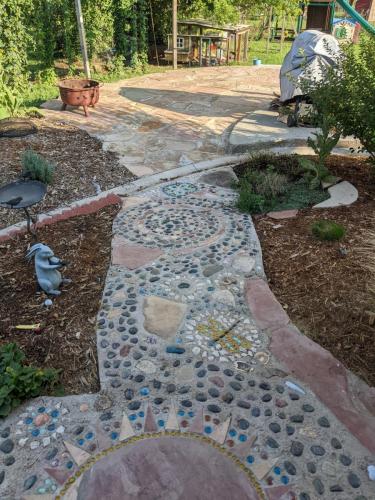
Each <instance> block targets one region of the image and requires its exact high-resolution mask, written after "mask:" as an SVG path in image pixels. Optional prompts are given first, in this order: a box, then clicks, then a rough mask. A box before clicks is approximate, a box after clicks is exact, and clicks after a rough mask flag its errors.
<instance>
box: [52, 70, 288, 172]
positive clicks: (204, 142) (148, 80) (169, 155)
mask: <svg viewBox="0 0 375 500" xmlns="http://www.w3.org/2000/svg"><path fill="white" fill-rule="evenodd" d="M278 75H279V66H262V67H255V66H232V67H210V68H195V69H183V70H177V71H168V72H164V73H156V74H151V75H145V76H141V77H138V78H132V79H129V80H123V81H120V82H116V83H112V84H105V85H104V87H103V88H102V89H101V97H100V102H99V104H98V105H97V107H96V108H95V109H92V110H91V111H90V117H89V118H86V117H85V116H84V114H83V112H82V110H81V109H79V110H77V109H73V108H71V107H68V111H65V112H62V111H60V108H61V101H60V100H59V99H56V100H52V101H49V102H47V103H45V104H44V106H43V107H44V108H45V110H44V113H45V114H46V115H47V117H50V118H51V119H55V120H58V121H64V122H67V123H69V124H73V125H76V126H78V127H80V128H82V129H84V130H86V131H87V132H88V133H90V134H92V135H94V136H96V137H98V138H99V139H100V140H101V141H102V142H103V147H104V149H106V150H111V151H115V152H116V153H118V154H119V157H120V163H121V164H122V165H124V166H126V167H127V168H128V169H129V170H130V171H131V172H132V173H133V174H135V175H137V176H138V177H140V176H143V175H149V174H152V173H155V172H162V171H165V170H169V169H172V168H175V167H176V166H177V165H180V166H185V165H189V164H192V163H196V162H199V161H202V160H209V159H212V158H216V157H217V156H220V155H222V154H223V153H224V152H225V147H226V143H227V141H228V136H229V133H230V130H231V127H232V126H233V125H234V124H235V123H236V122H237V121H238V120H240V119H241V118H243V117H244V116H245V115H246V114H247V113H249V112H251V111H254V110H256V109H267V108H268V106H269V103H270V100H272V98H273V97H274V96H273V91H278V88H279V80H278Z"/></svg>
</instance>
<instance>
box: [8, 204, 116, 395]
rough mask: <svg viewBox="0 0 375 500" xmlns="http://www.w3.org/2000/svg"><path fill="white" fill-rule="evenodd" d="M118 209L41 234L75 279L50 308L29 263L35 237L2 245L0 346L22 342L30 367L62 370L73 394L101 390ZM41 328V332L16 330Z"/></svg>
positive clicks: (65, 384) (66, 387)
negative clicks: (103, 313)
mask: <svg viewBox="0 0 375 500" xmlns="http://www.w3.org/2000/svg"><path fill="white" fill-rule="evenodd" d="M117 210H118V209H117V207H114V206H111V207H107V208H105V209H102V210H101V211H99V212H97V213H95V214H91V215H85V216H77V217H74V218H72V219H69V220H67V221H64V222H59V223H56V224H54V225H52V226H48V227H45V228H43V229H40V230H39V231H38V240H39V241H41V242H44V243H46V244H47V245H51V248H52V249H53V251H54V253H55V255H56V256H57V257H60V258H61V259H62V260H65V261H67V262H69V264H68V266H67V268H66V270H64V271H63V275H64V276H65V277H67V278H70V279H71V280H72V283H70V284H67V285H63V287H62V295H61V296H59V297H57V298H54V299H53V306H52V307H50V308H47V307H46V306H45V305H44V301H45V299H46V298H47V297H46V295H45V294H44V293H42V292H39V291H38V287H37V283H36V280H35V277H34V266H33V263H30V264H29V263H27V262H26V260H25V253H26V250H27V248H28V246H29V245H30V243H32V242H31V240H30V237H29V236H20V237H17V238H16V239H13V240H10V241H7V242H5V243H0V296H1V301H0V344H4V343H6V342H16V343H17V344H18V345H19V346H20V347H21V348H22V349H23V350H24V352H25V354H26V357H27V362H28V363H30V364H32V365H35V366H39V367H53V368H60V369H61V370H62V371H61V375H60V382H61V383H62V385H63V387H64V390H65V392H66V393H67V394H80V393H87V392H96V391H98V390H99V380H98V370H97V352H96V332H95V330H96V328H95V325H96V315H97V312H98V310H99V305H100V301H101V296H102V291H103V288H104V283H105V278H106V274H107V269H108V266H109V262H110V252H111V250H110V248H111V237H112V221H113V218H114V216H115V214H116V213H117ZM36 323H40V324H41V327H42V331H41V333H35V332H33V331H27V330H26V331H25V330H16V329H15V326H16V325H31V324H36Z"/></svg>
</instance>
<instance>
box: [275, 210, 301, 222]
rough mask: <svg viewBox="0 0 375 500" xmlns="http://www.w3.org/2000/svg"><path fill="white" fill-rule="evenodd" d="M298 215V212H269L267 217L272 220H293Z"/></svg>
mask: <svg viewBox="0 0 375 500" xmlns="http://www.w3.org/2000/svg"><path fill="white" fill-rule="evenodd" d="M297 214H298V210H280V211H279V212H268V214H267V217H271V219H276V220H281V219H292V218H293V217H295V216H296V215H297Z"/></svg>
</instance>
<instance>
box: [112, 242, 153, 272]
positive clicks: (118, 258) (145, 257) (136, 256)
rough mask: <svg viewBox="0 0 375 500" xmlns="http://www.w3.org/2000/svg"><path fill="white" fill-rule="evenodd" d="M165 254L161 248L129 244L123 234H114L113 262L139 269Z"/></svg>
mask: <svg viewBox="0 0 375 500" xmlns="http://www.w3.org/2000/svg"><path fill="white" fill-rule="evenodd" d="M160 255H163V252H162V251H161V250H159V248H146V247H142V246H138V245H129V244H128V243H127V241H126V240H125V239H124V238H122V237H121V236H117V235H116V236H114V238H113V240H112V264H114V265H119V266H125V267H127V268H128V269H131V270H133V269H137V268H138V267H141V266H144V265H145V264H147V263H148V262H153V261H154V260H155V259H157V258H158V257H160Z"/></svg>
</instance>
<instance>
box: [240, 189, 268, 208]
mask: <svg viewBox="0 0 375 500" xmlns="http://www.w3.org/2000/svg"><path fill="white" fill-rule="evenodd" d="M265 204H266V200H265V199H264V197H263V196H262V195H260V194H256V193H254V192H253V190H252V188H251V185H250V184H247V183H241V187H240V190H239V196H238V200H237V204H236V206H237V208H238V210H240V211H241V212H247V213H250V214H257V213H260V212H263V211H264V207H265Z"/></svg>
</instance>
